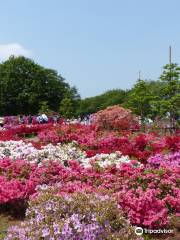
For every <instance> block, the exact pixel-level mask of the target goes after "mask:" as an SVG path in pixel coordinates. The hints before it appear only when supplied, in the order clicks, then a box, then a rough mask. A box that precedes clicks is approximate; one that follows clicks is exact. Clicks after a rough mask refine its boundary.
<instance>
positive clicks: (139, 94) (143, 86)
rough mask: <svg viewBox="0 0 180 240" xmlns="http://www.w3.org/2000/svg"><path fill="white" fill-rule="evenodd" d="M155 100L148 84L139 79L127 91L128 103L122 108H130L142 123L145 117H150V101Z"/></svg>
mask: <svg viewBox="0 0 180 240" xmlns="http://www.w3.org/2000/svg"><path fill="white" fill-rule="evenodd" d="M151 85H152V82H151ZM155 98H156V96H155V94H154V92H153V91H152V88H151V87H150V82H148V81H145V80H140V79H139V80H138V81H137V83H136V84H135V85H134V87H133V88H132V89H131V90H130V91H129V94H128V101H127V102H126V103H125V104H124V106H125V107H127V108H130V109H131V110H132V111H133V112H134V113H135V114H137V115H139V116H140V117H141V120H142V121H144V120H145V118H146V117H150V116H151V110H152V109H151V101H152V100H155Z"/></svg>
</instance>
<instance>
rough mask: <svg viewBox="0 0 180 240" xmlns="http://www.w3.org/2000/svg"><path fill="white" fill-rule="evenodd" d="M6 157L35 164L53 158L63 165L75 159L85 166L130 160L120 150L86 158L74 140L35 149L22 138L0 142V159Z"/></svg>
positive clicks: (112, 163) (106, 165)
mask: <svg viewBox="0 0 180 240" xmlns="http://www.w3.org/2000/svg"><path fill="white" fill-rule="evenodd" d="M6 157H8V158H10V159H12V160H16V159H25V160H27V161H29V162H31V163H37V164H41V162H42V161H49V160H55V161H60V162H61V163H62V164H64V165H65V164H66V162H67V161H68V160H76V161H78V162H79V163H80V164H81V165H82V166H83V167H85V168H87V167H91V166H92V164H96V165H97V166H99V167H102V168H105V167H108V166H111V165H116V166H117V167H118V166H120V165H121V164H122V163H129V162H130V159H129V157H128V156H122V154H121V152H115V153H111V154H96V155H95V156H94V157H91V158H88V157H87V155H86V153H85V152H84V151H82V150H81V149H80V148H79V146H78V144H77V142H75V141H73V142H71V143H68V144H61V143H58V144H57V145H52V144H48V145H45V146H42V147H41V149H36V148H35V147H34V146H33V145H32V144H31V143H26V142H23V141H22V140H21V141H6V142H0V159H3V158H6Z"/></svg>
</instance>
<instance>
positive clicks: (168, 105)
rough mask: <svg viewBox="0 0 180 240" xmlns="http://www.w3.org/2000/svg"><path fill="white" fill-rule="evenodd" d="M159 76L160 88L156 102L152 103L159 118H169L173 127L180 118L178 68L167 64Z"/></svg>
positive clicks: (179, 77) (179, 75)
mask: <svg viewBox="0 0 180 240" xmlns="http://www.w3.org/2000/svg"><path fill="white" fill-rule="evenodd" d="M163 69H164V70H163V73H162V75H161V76H160V82H161V83H162V86H163V87H162V88H161V91H160V93H159V96H158V100H157V101H155V102H153V107H154V109H155V110H156V111H157V112H158V113H159V116H160V117H164V116H166V117H169V120H170V122H171V124H172V125H173V124H174V123H175V121H176V120H178V119H179V117H180V67H179V66H178V65H177V64H174V63H172V64H167V65H165V66H164V68H163Z"/></svg>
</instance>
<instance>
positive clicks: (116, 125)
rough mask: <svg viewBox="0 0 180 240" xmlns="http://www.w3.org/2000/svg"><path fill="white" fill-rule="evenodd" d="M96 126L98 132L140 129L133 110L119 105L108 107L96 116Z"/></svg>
mask: <svg viewBox="0 0 180 240" xmlns="http://www.w3.org/2000/svg"><path fill="white" fill-rule="evenodd" d="M94 124H95V126H96V128H97V129H98V130H100V129H101V130H102V129H108V130H113V129H130V128H136V129H138V127H139V125H138V121H137V119H136V118H135V117H134V116H133V114H132V112H131V110H129V109H125V108H122V107H120V106H118V105H115V106H110V107H107V108H106V109H105V110H101V111H99V112H97V113H96V114H95V115H94Z"/></svg>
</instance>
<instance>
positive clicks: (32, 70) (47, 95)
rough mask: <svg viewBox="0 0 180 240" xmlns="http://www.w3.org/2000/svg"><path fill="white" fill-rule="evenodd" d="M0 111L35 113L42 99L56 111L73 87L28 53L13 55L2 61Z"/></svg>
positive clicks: (14, 113)
mask: <svg viewBox="0 0 180 240" xmlns="http://www.w3.org/2000/svg"><path fill="white" fill-rule="evenodd" d="M0 90H1V91H0V94H1V95H0V112H1V114H2V115H17V114H29V113H31V114H36V113H38V111H39V106H40V105H41V103H42V102H47V105H48V106H49V108H50V109H51V110H53V111H57V110H58V108H59V103H60V102H61V101H62V100H63V99H64V97H65V96H66V95H67V94H68V93H69V92H70V93H71V96H73V97H76V96H74V95H73V94H74V89H71V88H70V86H69V85H68V84H67V83H66V82H65V81H64V79H63V78H62V77H61V76H60V75H58V73H57V72H56V71H55V70H52V69H47V68H44V67H42V66H40V65H38V64H36V63H35V62H34V61H33V60H31V59H28V58H25V57H14V56H12V57H10V58H9V60H7V61H5V62H3V63H2V64H0Z"/></svg>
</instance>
